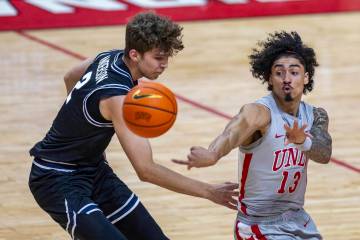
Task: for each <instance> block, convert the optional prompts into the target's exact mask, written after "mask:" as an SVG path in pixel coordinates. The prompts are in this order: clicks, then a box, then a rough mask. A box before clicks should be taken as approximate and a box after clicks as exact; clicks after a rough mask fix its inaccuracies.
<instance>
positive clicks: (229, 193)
mask: <svg viewBox="0 0 360 240" xmlns="http://www.w3.org/2000/svg"><path fill="white" fill-rule="evenodd" d="M211 186H212V189H211V190H210V196H209V198H208V199H209V200H211V201H213V202H214V203H217V204H220V205H223V206H225V207H228V208H230V209H234V210H237V203H238V201H237V198H238V196H239V191H238V189H239V184H237V183H231V182H226V183H223V184H214V185H211Z"/></svg>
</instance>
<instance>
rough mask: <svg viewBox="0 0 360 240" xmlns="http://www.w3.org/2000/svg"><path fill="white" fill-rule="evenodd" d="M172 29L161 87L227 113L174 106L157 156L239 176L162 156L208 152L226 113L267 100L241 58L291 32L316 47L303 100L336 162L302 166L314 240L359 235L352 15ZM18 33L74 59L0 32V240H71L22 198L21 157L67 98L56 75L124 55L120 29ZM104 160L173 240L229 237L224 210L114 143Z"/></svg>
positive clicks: (356, 48)
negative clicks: (140, 170) (139, 171)
mask: <svg viewBox="0 0 360 240" xmlns="http://www.w3.org/2000/svg"><path fill="white" fill-rule="evenodd" d="M181 24H182V25H183V26H184V43H185V46H186V47H185V49H184V51H183V52H181V53H179V54H178V56H176V57H175V58H174V59H172V60H171V64H170V67H169V69H168V71H167V72H166V73H165V74H164V75H163V76H161V77H160V81H161V82H164V83H166V84H167V85H168V86H169V87H170V88H172V89H173V90H174V91H175V92H176V93H177V94H178V95H179V96H183V97H186V98H187V99H190V100H192V101H194V102H195V103H200V104H204V105H206V106H208V107H209V108H211V109H213V110H218V111H220V112H221V113H224V114H225V117H224V116H219V115H217V114H215V113H214V112H211V111H209V110H204V109H201V108H199V107H198V106H195V105H193V104H189V103H188V102H184V101H181V100H179V115H178V119H177V121H176V123H175V126H174V127H173V128H172V130H171V131H170V132H169V133H167V134H166V135H164V136H162V137H160V138H156V139H153V140H151V142H152V146H153V152H154V158H155V161H157V162H159V163H161V164H164V165H165V166H167V167H169V168H171V169H174V170H176V171H178V172H181V173H183V174H185V175H187V176H190V177H194V178H197V179H201V180H203V181H207V182H211V183H220V182H224V181H229V180H230V181H237V152H236V151H233V152H232V153H231V154H230V155H229V156H227V157H226V158H224V159H223V160H222V161H221V162H220V163H219V164H218V165H216V166H213V167H211V168H206V169H194V170H191V171H187V170H185V169H184V168H183V167H182V166H177V165H174V164H172V163H171V162H170V159H171V158H184V157H185V156H186V154H187V151H188V149H189V147H190V146H192V145H202V146H207V145H208V144H209V142H210V141H211V140H212V139H213V138H214V137H215V136H216V135H217V134H218V133H219V132H220V131H221V130H222V129H223V127H224V126H225V124H226V123H227V121H228V119H227V118H226V116H232V115H234V114H236V113H237V111H238V110H239V108H240V107H241V106H242V105H243V104H245V103H248V102H252V101H254V100H255V99H257V98H259V97H261V96H263V95H264V94H267V91H266V88H265V86H263V85H261V84H260V81H258V80H255V79H253V78H252V76H251V74H250V72H249V66H248V59H247V56H248V55H249V53H250V51H251V48H252V47H254V46H255V43H256V42H257V41H258V40H261V39H264V37H265V36H266V34H267V33H270V32H273V31H274V30H282V29H284V30H296V31H298V32H299V33H300V34H301V35H302V37H303V40H304V42H306V43H308V44H309V45H311V46H313V47H314V48H315V50H316V51H317V55H318V61H319V62H320V64H321V66H320V67H319V69H318V70H317V72H316V78H315V82H316V83H315V89H314V91H313V92H311V93H310V94H308V96H306V97H305V100H307V101H308V102H310V103H312V104H314V105H316V106H322V107H324V108H325V109H327V111H328V113H329V116H330V132H331V134H332V137H333V158H334V161H332V162H331V163H330V164H328V165H319V164H315V163H310V164H309V176H308V189H307V194H306V204H305V208H306V209H307V211H308V212H309V213H310V214H311V215H312V217H313V218H314V220H315V221H316V223H317V225H318V228H319V229H320V231H321V232H322V234H323V236H324V239H329V240H335V239H336V240H338V239H341V240H349V239H352V240H355V239H360V220H359V219H360V174H359V173H360V170H359V169H360V120H359V119H360V111H359V109H360V81H359V79H358V78H359V76H360V27H359V26H360V13H346V14H345V13H344V14H326V15H303V16H291V17H267V18H253V19H241V20H224V21H208V22H193V23H190V22H185V23H181ZM27 33H28V34H31V35H32V36H35V37H37V38H40V39H42V40H44V41H47V42H50V43H52V44H54V45H56V46H58V47H61V48H64V49H67V50H69V51H71V52H73V53H76V54H78V56H77V57H76V56H75V57H74V56H71V55H69V54H68V53H66V52H63V51H59V50H57V49H54V48H51V47H49V46H46V45H44V44H40V43H38V42H34V41H31V40H29V39H28V38H25V37H23V36H22V35H19V34H18V33H16V32H1V33H0V56H1V59H0V69H1V75H0V80H1V81H0V83H1V87H0V133H1V134H0V169H1V173H0V240H5V239H6V240H20V239H21V240H22V239H28V240H48V239H51V240H60V239H70V238H69V236H68V235H67V234H65V232H64V231H63V230H62V229H61V228H60V227H59V226H57V225H56V224H55V223H54V222H53V221H52V220H51V219H50V218H49V217H48V216H47V215H46V214H45V213H44V212H43V211H42V210H40V208H39V207H38V206H37V205H36V203H35V201H34V199H33V197H32V196H31V194H30V192H29V189H28V186H27V179H28V173H29V169H30V166H31V159H30V157H29V155H28V150H29V149H30V147H32V145H33V144H34V143H35V142H36V141H38V140H40V139H41V138H42V137H43V136H44V134H45V133H46V131H47V130H48V128H49V127H50V125H51V122H52V120H53V118H54V117H55V114H56V113H57V111H58V109H59V107H60V106H61V105H62V103H63V101H64V99H65V97H66V96H65V88H64V85H63V81H62V77H63V74H64V73H65V71H66V70H68V69H69V68H70V67H71V66H73V65H74V64H76V63H78V62H79V59H78V58H81V56H83V57H88V56H94V55H95V54H96V53H97V52H99V51H102V50H108V49H113V48H122V47H123V43H124V41H123V36H124V28H123V27H122V26H115V27H97V28H78V29H67V30H64V29H62V30H43V31H29V32H27ZM107 155H108V158H109V161H110V164H111V165H112V166H113V168H114V169H115V171H116V173H117V174H118V175H119V176H120V178H122V179H123V180H124V181H125V182H126V183H127V184H128V185H129V187H130V188H131V189H132V190H133V191H134V192H135V193H136V194H137V195H138V196H140V198H141V200H142V202H143V203H144V204H145V205H146V206H147V208H148V209H149V210H150V212H151V213H152V214H153V216H154V217H155V218H156V219H157V221H158V222H159V224H160V225H161V226H162V228H163V230H164V231H165V232H166V233H167V235H168V236H169V237H170V238H171V239H174V240H195V239H196V240H198V239H200V240H229V239H232V227H233V222H234V218H235V212H234V211H231V210H228V209H225V208H223V207H220V206H218V205H214V204H213V203H211V202H209V201H206V200H202V199H197V198H192V197H189V196H185V195H180V194H177V193H173V192H170V191H168V190H165V189H161V188H160V187H157V186H154V185H151V184H148V183H143V182H140V181H139V179H138V178H137V176H136V175H135V172H134V170H133V169H132V167H131V166H130V164H129V161H128V160H127V159H126V157H125V155H124V154H123V152H122V150H121V147H120V145H119V144H118V142H117V140H116V139H115V138H114V139H113V141H112V143H111V145H110V147H109V149H108V152H107ZM344 164H345V165H346V164H348V165H349V166H348V165H346V166H344Z"/></svg>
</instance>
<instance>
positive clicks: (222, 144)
mask: <svg viewBox="0 0 360 240" xmlns="http://www.w3.org/2000/svg"><path fill="white" fill-rule="evenodd" d="M270 119H271V117H270V112H269V110H268V109H267V108H266V107H265V106H263V105H260V104H256V103H250V104H246V105H244V106H243V107H242V108H241V110H240V112H239V113H238V114H237V115H236V116H234V117H233V118H232V119H231V120H230V122H229V123H228V124H227V126H226V127H225V130H224V131H223V132H222V133H221V134H220V135H219V136H218V137H216V138H215V139H214V141H212V143H211V144H210V146H209V147H208V149H206V148H203V147H199V146H194V147H191V149H190V153H189V154H188V160H186V161H184V160H176V159H173V162H175V163H177V164H184V165H187V167H188V169H191V168H192V167H207V166H211V165H214V164H216V163H217V161H218V160H219V159H220V158H221V157H223V156H225V155H227V154H228V153H229V152H230V151H231V150H232V149H234V148H237V147H239V146H241V145H244V144H247V143H248V142H251V139H252V136H253V134H254V133H255V132H256V131H261V130H264V129H266V127H267V126H268V124H269V123H270Z"/></svg>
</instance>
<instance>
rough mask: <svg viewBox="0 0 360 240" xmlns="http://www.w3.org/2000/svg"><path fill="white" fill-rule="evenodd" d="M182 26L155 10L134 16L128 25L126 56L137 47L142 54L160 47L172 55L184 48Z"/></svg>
mask: <svg viewBox="0 0 360 240" xmlns="http://www.w3.org/2000/svg"><path fill="white" fill-rule="evenodd" d="M182 29H183V28H182V27H180V26H179V25H178V24H176V23H174V22H172V21H171V20H170V19H168V18H167V17H163V16H159V15H156V14H155V13H153V12H144V13H140V14H137V15H136V16H134V17H133V18H132V19H131V20H130V22H129V23H128V24H127V26H126V35H125V56H127V57H129V51H130V50H131V49H135V50H136V51H138V52H140V53H141V54H143V53H145V52H147V51H149V50H151V49H153V48H159V49H160V50H161V51H164V52H165V53H167V54H169V56H172V55H174V54H176V53H177V52H179V51H181V50H182V49H183V48H184V45H183V43H182V34H181V31H182Z"/></svg>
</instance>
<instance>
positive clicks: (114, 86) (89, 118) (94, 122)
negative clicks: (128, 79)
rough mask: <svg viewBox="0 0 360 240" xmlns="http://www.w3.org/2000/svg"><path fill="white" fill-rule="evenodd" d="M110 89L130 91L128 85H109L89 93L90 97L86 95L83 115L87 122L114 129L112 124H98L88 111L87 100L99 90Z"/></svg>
mask: <svg viewBox="0 0 360 240" xmlns="http://www.w3.org/2000/svg"><path fill="white" fill-rule="evenodd" d="M110 88H117V89H123V90H126V91H130V88H129V87H128V86H126V85H122V84H107V85H104V86H101V87H98V88H96V89H94V90H92V91H91V92H90V93H88V95H86V97H85V98H84V100H83V113H84V116H85V118H86V120H87V121H88V122H89V123H90V124H92V125H94V126H96V127H113V124H112V123H102V122H98V121H96V120H95V119H94V118H92V117H91V116H90V114H89V111H88V109H87V106H86V104H87V100H88V99H89V97H90V96H91V95H92V94H93V93H94V92H96V91H98V90H102V89H110Z"/></svg>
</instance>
